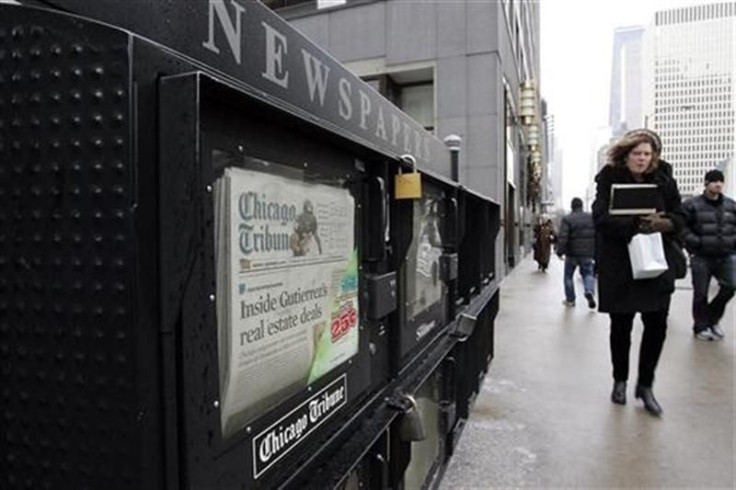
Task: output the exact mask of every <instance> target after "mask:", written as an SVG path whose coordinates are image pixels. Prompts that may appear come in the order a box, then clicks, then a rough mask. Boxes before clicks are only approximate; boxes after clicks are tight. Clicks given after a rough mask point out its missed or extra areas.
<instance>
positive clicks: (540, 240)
mask: <svg viewBox="0 0 736 490" xmlns="http://www.w3.org/2000/svg"><path fill="white" fill-rule="evenodd" d="M555 238H556V235H555V225H554V224H552V220H551V219H549V218H548V217H547V216H544V215H543V216H540V217H539V220H538V222H537V224H536V225H534V260H536V261H537V264H538V267H537V270H540V271H542V272H547V267H549V257H550V255H551V254H552V243H554V241H555Z"/></svg>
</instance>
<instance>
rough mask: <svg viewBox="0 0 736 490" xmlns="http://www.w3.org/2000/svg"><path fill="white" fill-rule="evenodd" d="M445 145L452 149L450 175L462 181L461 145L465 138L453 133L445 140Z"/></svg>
mask: <svg viewBox="0 0 736 490" xmlns="http://www.w3.org/2000/svg"><path fill="white" fill-rule="evenodd" d="M444 142H445V146H446V147H447V149H448V150H450V177H451V178H452V180H454V181H455V182H460V145H461V144H462V142H463V139H462V138H461V137H460V136H458V135H456V134H451V135H449V136H447V137H446V138H445V140H444Z"/></svg>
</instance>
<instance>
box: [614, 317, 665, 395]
mask: <svg viewBox="0 0 736 490" xmlns="http://www.w3.org/2000/svg"><path fill="white" fill-rule="evenodd" d="M668 312H669V304H668V305H667V306H666V307H665V308H662V309H661V310H659V311H652V312H648V313H641V320H642V323H643V324H644V333H643V335H642V338H641V348H640V350H639V378H638V380H637V384H638V385H641V386H648V387H651V386H652V383H653V382H654V370H655V369H656V368H657V363H658V362H659V356H660V354H661V353H662V346H664V339H665V337H666V336H667V313H668ZM610 315H611V336H610V344H611V361H612V363H613V379H614V380H615V381H627V380H628V379H629V351H630V350H631V329H632V327H633V325H634V315H635V313H611V314H610Z"/></svg>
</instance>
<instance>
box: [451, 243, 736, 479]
mask: <svg viewBox="0 0 736 490" xmlns="http://www.w3.org/2000/svg"><path fill="white" fill-rule="evenodd" d="M562 265H563V263H562V262H561V261H560V260H558V259H557V258H556V257H553V258H552V263H551V265H550V269H549V270H548V272H547V273H546V274H545V273H539V272H537V271H536V263H535V262H533V261H532V260H531V259H530V258H527V259H526V260H524V261H522V262H521V263H520V264H519V265H518V266H517V267H516V269H515V270H514V271H513V273H512V274H511V275H510V276H508V277H507V278H506V279H505V280H504V282H503V283H502V285H501V309H500V313H499V315H498V318H497V320H496V339H495V340H496V342H495V358H494V360H493V362H492V364H491V367H490V370H489V373H488V376H487V377H486V379H485V382H484V384H483V387H482V390H481V393H480V394H479V396H478V398H477V401H476V404H475V407H474V409H473V413H472V414H471V417H470V420H469V421H468V424H467V426H466V428H465V431H464V433H463V436H462V437H461V438H460V444H459V446H458V448H457V450H456V452H455V454H454V456H453V458H452V460H451V461H450V464H449V466H448V468H447V472H446V474H445V477H444V479H443V482H442V484H441V486H440V488H441V489H443V490H450V489H461V488H499V487H534V488H552V487H554V488H562V487H567V488H569V487H577V488H642V487H649V488H652V487H656V488H736V463H735V448H736V424H735V421H734V419H735V418H736V383H735V379H736V376H735V369H736V366H735V363H734V357H735V356H734V352H735V351H736V314H735V312H734V302H731V304H729V307H728V309H727V310H726V315H725V317H724V319H723V320H722V322H721V325H722V326H723V328H724V330H725V331H726V339H725V340H724V341H720V342H702V341H698V340H695V339H693V336H692V330H691V325H692V322H691V317H690V300H691V298H692V291H691V290H690V288H689V284H688V283H687V281H686V280H683V281H680V282H679V283H678V288H677V291H676V292H675V294H674V296H673V303H672V307H671V309H670V319H669V329H668V336H667V341H666V343H665V346H664V352H663V354H662V357H661V359H660V363H659V367H658V369H657V379H656V380H655V384H654V393H655V395H656V396H657V399H658V401H659V402H660V404H661V405H662V408H663V409H664V414H663V415H662V417H661V418H660V419H657V418H654V417H652V416H651V415H649V414H648V413H647V412H646V411H645V410H644V408H643V407H642V404H641V402H640V401H638V400H634V393H633V390H634V385H635V383H636V375H637V362H638V357H639V356H638V349H639V341H640V340H641V330H642V327H641V323H640V320H639V319H638V317H637V319H636V320H635V327H634V332H633V333H632V352H631V367H630V379H629V389H628V393H627V396H628V403H627V405H625V406H619V405H614V404H613V403H611V401H610V400H609V395H610V391H611V387H612V383H613V381H612V378H611V364H610V354H609V348H608V331H609V319H608V315H606V314H602V313H597V312H594V311H591V310H589V309H588V307H587V304H586V302H585V298H583V297H582V294H580V293H581V292H582V282H580V281H579V276H578V277H576V287H577V291H578V299H577V306H576V307H574V308H566V307H565V306H563V305H562V304H561V302H562V299H563V297H564V295H563V286H562V269H563V267H562Z"/></svg>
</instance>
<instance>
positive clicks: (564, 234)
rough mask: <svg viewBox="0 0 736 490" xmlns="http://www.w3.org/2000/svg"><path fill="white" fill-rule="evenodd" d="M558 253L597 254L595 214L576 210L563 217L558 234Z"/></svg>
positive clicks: (583, 255) (569, 255)
mask: <svg viewBox="0 0 736 490" xmlns="http://www.w3.org/2000/svg"><path fill="white" fill-rule="evenodd" d="M557 255H567V256H568V257H585V258H591V259H592V258H593V256H594V255H595V227H594V226H593V216H592V215H591V214H590V213H586V212H584V211H583V210H575V211H573V212H572V213H570V214H568V215H566V216H565V217H564V218H562V223H561V224H560V233H559V234H558V235H557Z"/></svg>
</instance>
